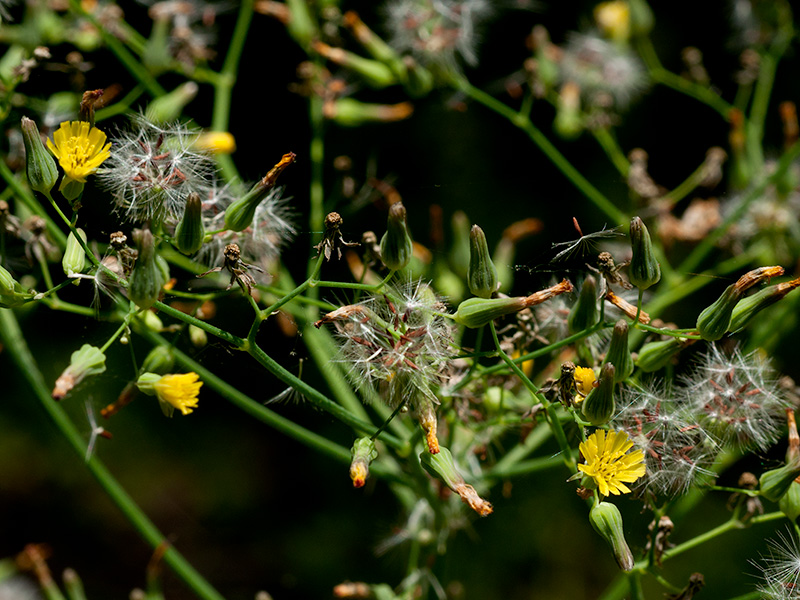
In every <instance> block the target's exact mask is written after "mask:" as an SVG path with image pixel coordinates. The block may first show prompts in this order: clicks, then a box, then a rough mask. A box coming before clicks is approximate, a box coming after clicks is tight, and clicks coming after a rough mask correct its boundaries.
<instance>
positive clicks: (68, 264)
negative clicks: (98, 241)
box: [61, 228, 88, 283]
mask: <svg viewBox="0 0 800 600" xmlns="http://www.w3.org/2000/svg"><path fill="white" fill-rule="evenodd" d="M76 231H77V232H78V235H79V236H80V237H81V239H82V240H83V243H84V244H85V243H86V233H85V232H84V231H83V229H80V228H78V229H76ZM87 264H88V261H87V260H86V252H84V250H83V246H81V244H80V242H79V241H78V238H76V237H75V234H74V233H72V232H70V234H69V237H68V238H67V247H66V249H65V250H64V256H63V257H62V258H61V267H62V268H63V269H64V275H66V276H67V277H74V276H75V275H77V274H79V273H83V271H84V269H85V268H86V266H87ZM79 282H80V279H76V280H75V283H79Z"/></svg>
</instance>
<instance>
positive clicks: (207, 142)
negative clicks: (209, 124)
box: [195, 131, 236, 154]
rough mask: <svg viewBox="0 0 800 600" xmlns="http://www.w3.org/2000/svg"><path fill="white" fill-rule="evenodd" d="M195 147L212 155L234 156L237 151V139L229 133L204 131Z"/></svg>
mask: <svg viewBox="0 0 800 600" xmlns="http://www.w3.org/2000/svg"><path fill="white" fill-rule="evenodd" d="M195 145H196V146H197V147H198V148H200V149H201V150H205V151H206V152H210V153H211V154H232V153H233V152H234V150H236V139H235V138H234V137H233V134H231V133H228V132H227V131H204V132H203V133H201V134H200V135H199V136H198V137H197V141H196V142H195Z"/></svg>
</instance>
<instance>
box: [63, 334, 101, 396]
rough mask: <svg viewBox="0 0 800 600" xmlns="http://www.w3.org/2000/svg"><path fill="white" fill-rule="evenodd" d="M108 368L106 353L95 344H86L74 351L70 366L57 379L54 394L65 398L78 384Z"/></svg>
mask: <svg viewBox="0 0 800 600" xmlns="http://www.w3.org/2000/svg"><path fill="white" fill-rule="evenodd" d="M105 370H106V355H105V354H103V352H102V351H101V350H100V348H96V347H95V346H90V345H89V344H84V345H83V346H81V347H80V349H79V350H76V351H75V352H73V353H72V356H71V357H70V361H69V366H68V367H67V368H66V369H65V370H64V372H63V373H61V375H60V376H59V378H58V379H57V380H56V385H55V387H54V388H53V392H52V394H51V395H52V396H53V399H55V400H61V399H63V398H64V397H65V396H66V395H67V394H68V393H69V392H70V391H71V390H72V388H74V387H75V386H76V385H78V384H79V383H80V382H81V381H83V380H84V379H85V378H86V377H89V376H91V375H99V374H100V373H102V372H103V371H105Z"/></svg>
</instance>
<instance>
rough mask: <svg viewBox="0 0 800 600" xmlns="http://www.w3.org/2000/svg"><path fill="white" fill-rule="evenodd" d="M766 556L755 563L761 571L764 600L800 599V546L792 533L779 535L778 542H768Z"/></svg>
mask: <svg viewBox="0 0 800 600" xmlns="http://www.w3.org/2000/svg"><path fill="white" fill-rule="evenodd" d="M767 544H768V550H767V554H766V555H761V558H760V560H759V561H753V565H755V566H756V567H757V568H758V569H759V570H760V571H761V577H762V583H761V584H760V585H759V586H758V591H759V592H760V593H761V597H762V598H764V600H792V599H795V600H796V599H797V598H800V544H798V541H797V539H796V538H795V537H794V535H792V534H791V533H790V532H786V533H785V534H784V533H779V534H778V539H777V540H767Z"/></svg>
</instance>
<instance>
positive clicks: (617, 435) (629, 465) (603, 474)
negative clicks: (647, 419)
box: [578, 429, 645, 496]
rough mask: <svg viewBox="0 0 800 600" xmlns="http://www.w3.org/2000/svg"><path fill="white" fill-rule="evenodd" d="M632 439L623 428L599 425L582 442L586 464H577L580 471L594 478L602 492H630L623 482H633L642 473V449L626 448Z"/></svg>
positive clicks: (581, 449)
mask: <svg viewBox="0 0 800 600" xmlns="http://www.w3.org/2000/svg"><path fill="white" fill-rule="evenodd" d="M632 447H633V442H632V441H630V440H629V439H628V434H627V433H625V432H624V431H609V432H607V433H606V431H605V430H603V429H598V430H597V431H595V432H594V433H593V434H592V435H590V436H589V438H588V439H587V440H586V441H585V442H582V443H581V445H580V451H581V454H582V455H583V457H584V459H586V463H585V464H581V465H578V469H580V470H581V471H582V472H583V473H585V474H586V475H588V476H589V477H591V478H592V479H594V481H595V483H596V484H597V488H598V489H599V490H600V493H601V494H602V495H603V496H608V495H609V493H611V494H625V493H628V492H630V489H628V487H627V486H626V485H625V484H626V483H633V482H634V481H636V480H637V479H639V478H640V477H641V476H643V475H644V474H645V466H644V453H643V452H642V451H641V450H634V451H633V452H628V450H630V449H631V448H632Z"/></svg>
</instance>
